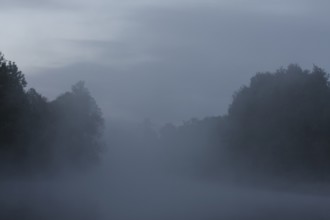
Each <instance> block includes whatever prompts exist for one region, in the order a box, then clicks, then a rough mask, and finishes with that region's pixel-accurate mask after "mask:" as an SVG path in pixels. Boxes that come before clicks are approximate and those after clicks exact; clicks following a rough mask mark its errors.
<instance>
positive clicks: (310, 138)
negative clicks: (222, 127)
mask: <svg viewBox="0 0 330 220" xmlns="http://www.w3.org/2000/svg"><path fill="white" fill-rule="evenodd" d="M228 121H229V127H228V131H227V136H226V137H225V139H226V140H227V141H228V143H229V147H230V148H231V151H232V152H234V154H235V155H239V156H241V157H239V158H240V159H242V160H247V161H249V163H250V164H252V165H253V166H255V167H259V168H261V167H263V168H265V169H272V170H281V171H284V170H285V171H288V172H290V171H297V170H300V171H302V172H322V170H326V169H328V168H330V160H329V159H330V87H329V83H328V74H327V73H326V72H325V71H324V70H322V69H321V68H319V67H316V66H314V69H313V70H312V71H311V72H310V71H308V70H302V69H301V68H300V67H299V66H298V65H289V66H288V67H287V68H286V69H285V68H281V69H279V70H277V71H276V72H274V73H269V72H267V73H258V74H257V75H255V76H254V77H253V78H252V79H251V82H250V85H249V86H244V87H242V88H241V89H240V90H239V91H238V92H237V93H236V94H235V95H234V99H233V102H232V104H231V105H230V107H229V111H228Z"/></svg>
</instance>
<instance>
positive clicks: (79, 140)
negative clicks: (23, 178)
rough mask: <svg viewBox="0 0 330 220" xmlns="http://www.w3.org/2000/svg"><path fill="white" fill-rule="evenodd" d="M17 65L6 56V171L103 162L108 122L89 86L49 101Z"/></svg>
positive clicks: (2, 78)
mask: <svg viewBox="0 0 330 220" xmlns="http://www.w3.org/2000/svg"><path fill="white" fill-rule="evenodd" d="M26 85H27V83H26V81H25V78H24V75H23V74H22V72H21V71H19V70H18V68H17V66H16V64H15V63H13V62H10V61H6V60H5V59H4V57H3V55H1V54H0V106H1V108H0V159H1V162H2V166H1V167H2V169H1V171H6V170H7V171H8V170H9V168H10V170H9V171H8V172H11V173H13V172H14V171H17V172H31V171H32V170H44V171H47V170H49V169H50V168H51V167H52V168H57V167H58V165H59V164H61V165H63V164H64V168H65V169H66V168H69V167H76V168H82V167H86V166H85V165H88V164H90V163H91V162H92V161H93V162H96V161H97V160H98V155H99V153H100V152H101V149H102V147H103V143H102V131H103V118H102V113H101V110H100V109H99V107H98V106H97V104H96V102H95V100H94V99H93V97H92V96H91V95H90V93H89V91H88V89H87V88H86V87H85V86H84V83H83V82H78V83H77V84H76V85H74V86H73V87H72V91H71V92H67V93H64V94H63V95H60V96H59V97H58V98H57V99H55V100H54V101H52V102H49V101H47V99H46V98H45V97H43V96H42V95H40V94H39V93H38V92H37V91H36V90H35V89H33V88H31V89H29V90H27V91H26V90H25V87H26Z"/></svg>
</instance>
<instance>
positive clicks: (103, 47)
mask: <svg viewBox="0 0 330 220" xmlns="http://www.w3.org/2000/svg"><path fill="white" fill-rule="evenodd" d="M180 2H181V1H180ZM183 2H184V0H182V4H179V5H174V4H167V5H166V6H164V5H157V4H156V5H155V3H154V4H153V5H151V4H149V5H148V3H147V2H144V5H143V7H142V6H131V7H132V8H130V9H127V10H126V11H125V10H124V11H125V12H124V11H121V13H119V14H120V15H119V14H117V15H116V16H108V15H106V14H105V11H106V8H104V9H100V10H99V11H97V12H99V13H98V14H96V13H95V12H94V11H93V10H91V11H90V10H87V9H84V10H82V11H79V12H76V13H73V14H72V13H71V12H69V11H65V10H64V11H63V13H62V14H61V15H62V17H61V18H59V17H58V16H55V14H53V15H54V17H53V16H49V17H47V15H45V14H44V15H41V14H40V16H37V17H36V18H35V21H36V23H37V24H38V25H36V26H35V27H39V25H41V24H44V23H47V28H45V30H41V31H39V32H38V29H37V28H36V33H38V34H39V35H41V36H38V37H37V38H36V39H37V40H38V42H37V43H35V44H31V46H30V47H29V48H30V51H34V52H33V54H38V55H35V58H34V59H35V60H34V61H33V62H32V61H30V63H26V64H25V66H28V65H31V63H38V60H39V61H40V59H39V58H40V57H41V61H40V62H41V63H43V65H41V66H42V68H41V69H39V70H38V71H36V72H37V73H38V74H36V75H35V76H32V75H31V76H29V77H30V78H31V85H32V86H34V87H36V88H37V89H38V88H39V90H41V92H42V93H45V94H48V95H49V96H51V97H55V94H57V93H58V92H59V91H63V90H65V89H68V88H69V87H70V84H73V83H74V82H75V81H78V80H79V79H84V80H86V81H87V85H89V87H90V88H91V90H92V92H93V94H95V97H96V98H97V100H99V103H100V105H101V106H102V107H103V109H104V111H105V112H106V114H107V115H109V116H113V117H116V116H118V117H127V118H132V119H141V120H142V119H143V118H145V117H150V118H151V119H154V120H159V121H162V122H164V121H181V120H186V119H189V118H191V117H203V116H207V115H219V114H223V113H225V112H226V110H227V107H228V105H229V103H230V101H231V95H232V94H233V92H234V91H235V90H237V89H238V88H239V87H240V86H241V85H242V84H246V83H248V81H249V78H250V77H251V76H252V75H254V73H255V72H258V71H272V70H275V69H277V68H278V67H280V66H282V65H284V66H285V65H287V64H289V63H291V62H293V63H299V64H301V65H302V66H303V67H304V68H311V67H312V64H317V65H319V66H321V67H323V68H325V69H326V70H330V66H329V64H328V59H327V58H328V57H329V56H330V54H329V53H330V52H329V51H330V46H329V44H328V39H329V37H330V31H329V30H327V29H326V28H325V27H326V25H325V22H326V21H327V20H328V19H327V18H328V16H329V15H327V14H323V12H322V10H321V9H320V7H321V6H324V7H325V6H326V4H328V3H325V2H323V5H322V4H321V6H320V5H318V6H314V7H311V8H309V7H307V6H309V5H310V4H309V3H307V2H305V1H303V2H302V3H300V4H298V1H295V0H291V1H289V2H287V3H284V2H282V3H279V4H277V7H274V8H269V9H267V6H266V4H265V3H262V2H261V1H252V2H250V3H249V4H247V3H246V2H245V3H243V1H232V2H229V1H223V2H221V3H212V1H207V2H206V3H205V4H204V5H203V6H202V5H201V4H200V3H197V1H196V3H194V4H189V5H187V6H186V7H184V4H183ZM271 2H272V3H273V4H275V1H271ZM126 3H130V1H127V2H126ZM319 3H321V1H319ZM197 6H198V7H197ZM286 6H287V8H286ZM95 7H100V5H99V6H95ZM118 7H119V6H118ZM120 7H123V8H125V6H124V5H121V6H120ZM133 8H134V10H133ZM265 8H266V9H265ZM285 8H286V9H285ZM306 10H307V11H306ZM82 12H85V13H86V14H85V15H84V16H83V13H82ZM87 12H89V13H87ZM128 12H130V13H128ZM305 12H306V13H305ZM307 12H308V13H307ZM39 13H40V12H39ZM54 13H55V12H54ZM318 13H319V15H320V16H315V15H317V14H318ZM28 17H29V16H28ZM37 18H39V19H41V18H43V21H42V22H39V23H38V19H37ZM47 19H48V20H47ZM58 19H61V20H62V21H61V22H58V23H57V21H58ZM22 26H23V25H22ZM27 32H28V33H31V32H30V30H27ZM40 33H41V34H40ZM33 36H34V35H33V34H31V35H30V37H31V38H33ZM42 36H43V37H42ZM8 37H9V36H8ZM22 39H23V37H22ZM36 39H35V40H36ZM28 45H29V44H28ZM43 50H44V51H43ZM18 51H21V50H18ZM26 57H27V56H25V58H26ZM32 57H33V55H32ZM42 57H45V58H44V59H43V58H42ZM25 58H24V59H25ZM27 59H28V60H29V59H30V57H27ZM22 60H23V58H22ZM52 62H53V63H52ZM18 63H19V62H18ZM55 66H57V67H55Z"/></svg>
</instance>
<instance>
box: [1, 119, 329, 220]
mask: <svg viewBox="0 0 330 220" xmlns="http://www.w3.org/2000/svg"><path fill="white" fill-rule="evenodd" d="M140 130H141V124H140V125H137V124H134V123H127V122H118V121H112V122H111V126H108V131H107V134H109V133H111V134H112V135H109V136H110V137H116V138H115V139H113V138H110V137H109V138H110V139H109V140H108V148H107V152H106V153H104V154H103V155H102V163H101V164H100V165H99V166H98V167H96V168H94V169H92V170H89V171H88V172H84V173H81V172H78V173H74V172H64V173H61V174H60V175H56V176H52V177H45V176H33V177H26V176H24V177H13V178H5V179H2V180H1V196H0V198H1V199H0V202H1V212H0V213H1V219H15V220H16V219H77V220H80V219H100V220H103V219H104V220H106V219H114V220H117V219H118V220H121V219H122V220H129V219H132V220H133V219H150V220H152V219H164V220H165V219H192V220H200V219H212V220H213V219H328V218H329V216H330V210H329V208H328V207H329V204H330V197H329V196H328V195H329V192H330V191H329V189H328V186H327V185H326V184H322V183H318V182H313V183H310V182H308V181H306V182H299V183H298V182H295V183H293V184H292V183H290V184H289V181H288V180H285V181H284V182H283V180H279V179H277V180H276V178H274V179H271V180H272V183H270V182H262V181H258V180H254V181H255V182H251V181H246V179H249V180H251V176H252V175H253V174H252V173H250V174H248V175H246V174H245V175H242V174H240V176H241V177H240V178H236V179H235V178H232V176H231V175H229V174H232V172H233V171H232V170H231V169H229V168H226V169H221V173H219V175H218V176H217V178H205V177H202V176H201V175H200V173H199V172H191V167H190V168H189V165H188V166H183V167H184V168H182V164H185V163H187V161H182V157H180V159H181V161H180V163H179V164H178V163H176V161H175V157H174V155H171V154H169V153H166V150H165V149H161V148H159V146H154V145H150V144H148V143H147V141H146V140H142V141H141V139H139V138H140V136H139V135H141V132H139V131H140ZM114 132H116V133H115V134H114V135H113V133H114ZM181 150H184V151H185V152H186V154H188V155H186V158H189V157H191V156H193V155H192V152H189V151H191V149H189V146H184V147H183V148H181ZM188 164H189V163H188ZM230 176H231V177H230ZM247 176H249V178H246V177H247ZM219 177H220V178H219ZM252 179H255V177H252Z"/></svg>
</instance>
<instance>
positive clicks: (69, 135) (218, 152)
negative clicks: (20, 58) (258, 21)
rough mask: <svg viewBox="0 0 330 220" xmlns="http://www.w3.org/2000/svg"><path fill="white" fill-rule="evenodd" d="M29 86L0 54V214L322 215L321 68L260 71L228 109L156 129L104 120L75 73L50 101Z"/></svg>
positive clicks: (325, 92)
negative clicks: (69, 85) (68, 87)
mask: <svg viewBox="0 0 330 220" xmlns="http://www.w3.org/2000/svg"><path fill="white" fill-rule="evenodd" d="M26 85H27V83H26V81H25V78H24V75H23V74H22V72H20V71H19V70H18V68H17V66H16V64H15V63H12V62H9V61H7V60H5V59H4V58H3V56H0V102H1V108H0V158H1V162H0V165H1V166H0V219H9V220H10V219H12V220H21V219H27V220H30V219H50V220H53V219H54V220H55V219H61V220H62V219H64V220H65V219H68V220H69V219H70V220H71V219H77V220H87V219H95V220H98V219H99V220H108V219H113V220H121V219H122V220H129V219H132V220H133V219H134V220H136V219H143V220H148V219H150V220H155V219H156V220H158V219H159V220H162V219H164V220H167V219H173V220H176V219H178V220H179V219H192V220H201V219H203V220H204V219H210V220H215V219H242V220H243V219H270V220H272V219H329V218H330V211H329V209H328V207H329V205H330V197H329V196H328V195H329V192H330V187H329V177H330V175H329V169H330V163H329V159H330V150H329V145H330V139H329V135H328V134H329V132H330V113H329V112H330V101H329V100H330V86H329V82H328V74H327V73H326V72H325V71H324V70H322V69H320V68H319V67H316V66H315V67H314V69H313V70H312V71H308V70H302V69H301V68H300V67H299V66H298V65H289V66H288V67H287V68H281V69H279V70H277V71H275V72H274V73H269V72H266V73H258V74H257V75H256V76H254V77H253V78H252V79H251V82H250V84H249V85H248V86H243V87H242V88H241V89H240V90H238V92H237V93H235V94H234V96H233V102H232V104H231V105H230V106H229V110H228V113H227V114H225V115H222V116H213V117H206V118H204V119H190V120H188V121H184V122H183V123H182V124H177V125H174V124H171V123H168V124H165V125H162V126H160V127H159V126H156V125H154V124H153V123H152V120H150V119H145V120H144V121H143V122H141V123H131V122H127V121H122V120H119V119H108V120H107V121H104V119H103V117H102V112H101V109H100V108H99V107H98V105H97V103H96V101H95V100H94V98H93V97H92V95H91V94H90V92H89V90H88V89H87V88H86V87H85V84H84V83H83V82H79V83H77V84H75V85H73V86H72V88H71V90H70V91H69V92H66V93H63V94H62V95H59V96H58V97H57V98H56V99H55V100H53V101H48V100H47V99H46V98H45V97H43V96H42V95H41V94H39V93H38V92H37V91H36V90H35V89H32V88H31V89H29V90H27V89H26ZM109 102H111V100H109ZM150 105H152V103H150Z"/></svg>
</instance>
